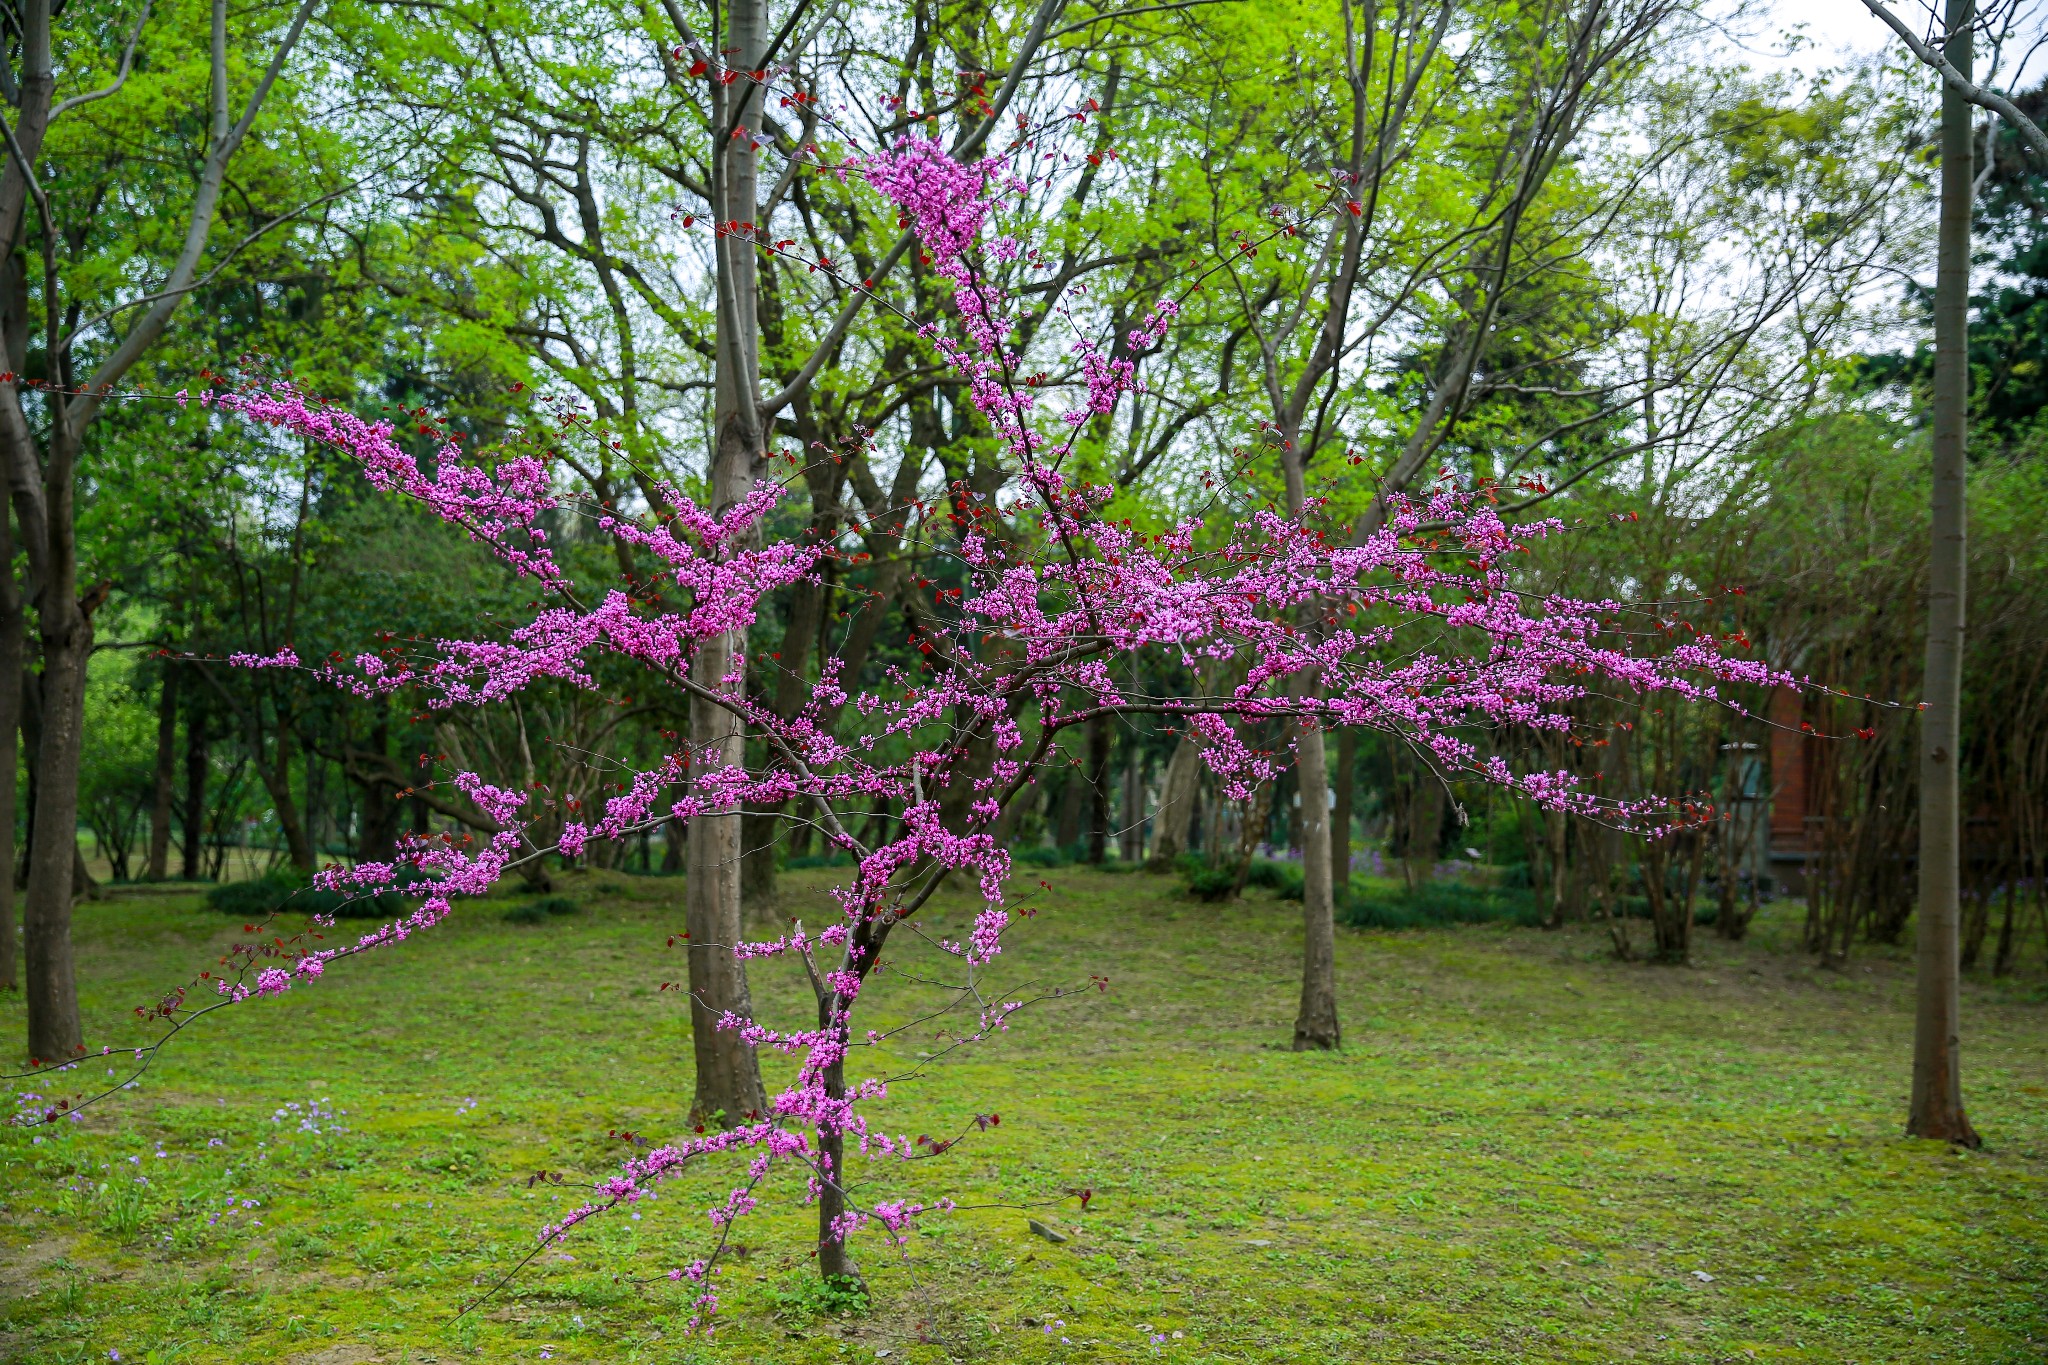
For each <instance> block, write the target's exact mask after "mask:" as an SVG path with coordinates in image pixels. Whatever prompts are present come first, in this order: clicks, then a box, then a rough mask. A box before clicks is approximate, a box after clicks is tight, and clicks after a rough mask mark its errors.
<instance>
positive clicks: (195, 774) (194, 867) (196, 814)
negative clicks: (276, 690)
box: [182, 706, 212, 882]
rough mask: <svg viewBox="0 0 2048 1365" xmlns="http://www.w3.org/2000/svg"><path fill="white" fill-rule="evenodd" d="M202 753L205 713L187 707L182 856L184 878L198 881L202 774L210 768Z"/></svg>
mask: <svg viewBox="0 0 2048 1365" xmlns="http://www.w3.org/2000/svg"><path fill="white" fill-rule="evenodd" d="M211 766H212V765H211V763H210V762H209V760H208V758H207V753H206V713H205V712H204V711H201V710H200V709H199V708H197V707H196V706H195V707H192V708H190V709H189V710H188V711H187V712H186V715H185V843H184V847H183V850H182V851H183V853H184V858H185V867H184V878H185V880H186V881H188V882H196V881H198V880H199V879H200V878H201V877H202V876H203V875H204V872H205V867H206V863H205V857H206V777H207V773H208V772H209V770H210V769H211Z"/></svg>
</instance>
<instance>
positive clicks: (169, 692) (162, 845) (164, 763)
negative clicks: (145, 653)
mask: <svg viewBox="0 0 2048 1365" xmlns="http://www.w3.org/2000/svg"><path fill="white" fill-rule="evenodd" d="M177 785H178V669H177V667H176V665H174V664H172V663H171V662H170V661H169V660H166V661H165V662H164V678H163V683H162V686H161V687H160V688H159V689H158V692H157V701H156V781H155V783H154V785H153V786H152V788H151V791H150V801H149V865H148V866H147V867H146V868H145V869H144V870H143V874H142V875H143V876H144V877H145V878H147V879H148V880H150V881H153V882H160V881H162V880H163V879H164V878H165V877H166V876H167V875H169V873H170V867H171V798H172V796H173V795H174V794H175V792H176V790H177Z"/></svg>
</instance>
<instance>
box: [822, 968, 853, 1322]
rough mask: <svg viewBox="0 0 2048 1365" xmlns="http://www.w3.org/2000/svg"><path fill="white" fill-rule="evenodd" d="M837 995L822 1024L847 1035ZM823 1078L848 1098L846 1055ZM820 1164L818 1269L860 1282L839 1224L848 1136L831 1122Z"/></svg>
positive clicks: (825, 1127)
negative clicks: (838, 1010) (838, 1007)
mask: <svg viewBox="0 0 2048 1365" xmlns="http://www.w3.org/2000/svg"><path fill="white" fill-rule="evenodd" d="M837 999H838V998H837V997H836V996H827V997H826V998H825V999H824V1000H823V1001H821V1002H820V1004H819V1006H818V1016H819V1019H818V1022H819V1025H820V1026H821V1027H824V1028H836V1029H837V1031H838V1032H839V1033H840V1035H841V1036H842V1038H843V1037H844V1036H845V1034H846V1020H845V1016H844V1015H843V1014H840V1013H838V1012H837V1009H836V1006H837ZM823 1079H824V1085H825V1093H826V1094H827V1095H828V1096H830V1097H831V1098H832V1099H833V1100H835V1101H837V1100H843V1099H845V1098H846V1062H845V1060H844V1059H843V1058H842V1059H841V1060H838V1061H835V1062H833V1063H832V1064H831V1065H830V1066H828V1067H826V1068H825V1075H824V1078H823ZM818 1165H819V1172H818V1176H819V1189H818V1273H819V1274H820V1275H821V1276H822V1277H823V1278H824V1280H825V1282H826V1283H827V1284H836V1285H858V1284H860V1283H861V1278H860V1269H859V1267H857V1266H856V1265H854V1262H853V1257H852V1256H851V1255H850V1254H849V1253H848V1251H847V1249H846V1238H845V1237H844V1236H843V1235H841V1233H840V1230H839V1229H838V1228H837V1227H836V1226H835V1225H836V1224H837V1222H838V1221H839V1219H840V1217H841V1216H842V1215H843V1214H844V1213H845V1212H846V1187H845V1184H844V1181H845V1179H846V1136H845V1134H844V1133H842V1132H841V1131H840V1130H839V1129H838V1128H837V1127H836V1126H834V1125H832V1124H829V1123H823V1124H820V1125H818Z"/></svg>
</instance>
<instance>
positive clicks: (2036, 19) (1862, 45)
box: [1746, 0, 2048, 90]
mask: <svg viewBox="0 0 2048 1365" xmlns="http://www.w3.org/2000/svg"><path fill="white" fill-rule="evenodd" d="M1889 3H1890V5H1891V9H1892V12H1893V13H1894V14H1897V15H1898V16H1899V17H1900V18H1901V19H1904V20H1905V21H1906V22H1907V23H1908V24H1911V25H1912V26H1913V27H1914V29H1915V30H1916V31H1921V32H1924V31H1925V30H1926V26H1927V22H1928V14H1929V3H1930V0H1889ZM1931 3H1932V4H1934V5H1935V6H1936V7H1939V5H1940V0H1931ZM2005 5H2010V6H2014V7H2016V9H2017V12H2018V14H2019V16H2020V21H2019V22H2018V23H2017V24H2016V25H2015V29H2016V32H2017V33H2018V34H2019V35H2020V36H2021V38H2022V41H2021V42H2018V43H2015V44H2013V45H2012V47H2011V48H2010V49H2009V50H2008V56H2007V61H2008V63H2010V62H2011V61H2012V60H2014V59H2016V58H2019V57H2021V56H2022V55H2023V54H2024V51H2025V39H2026V38H2027V37H2029V36H2031V37H2038V36H2039V35H2040V34H2041V33H2042V32H2043V29H2044V27H2048V23H2044V21H2048V4H2043V3H2042V2H2041V0H2005ZM2005 5H2002V6H2000V7H2001V8H2004V7H2005ZM1991 8H1992V0H1978V9H1979V11H1980V12H1981V11H1985V10H1990V9H1991ZM1751 22H1752V24H1753V26H1754V28H1755V30H1756V32H1757V39H1756V40H1755V41H1753V42H1751V43H1749V44H1747V45H1746V46H1747V47H1748V48H1749V49H1750V60H1751V62H1752V63H1753V64H1754V65H1755V66H1757V67H1758V68H1759V69H1764V68H1769V67H1774V66H1783V67H1791V68H1795V69H1801V70H1807V71H1816V70H1820V69H1821V68H1823V67H1831V66H1840V65H1842V64H1843V63H1845V62H1848V61H1851V60H1853V59H1855V58H1857V57H1864V56H1868V55H1870V54H1871V53H1873V52H1876V51H1877V50H1878V49H1879V48H1882V47H1884V46H1885V45H1886V44H1887V43H1888V42H1889V43H1896V42H1898V38H1897V36H1896V35H1894V34H1893V33H1892V31H1891V30H1890V29H1888V28H1886V27H1885V26H1884V24H1883V22H1882V21H1880V20H1879V19H1878V18H1877V17H1876V16H1875V15H1873V14H1872V13H1871V12H1870V11H1869V10H1868V9H1866V8H1864V5H1863V0H1761V3H1760V4H1759V5H1758V6H1757V9H1756V11H1755V17H1754V19H1753V20H1752V21H1751ZM1795 28H1796V29H1798V30H1799V31H1800V32H1801V34H1802V36H1803V38H1804V40H1805V43H1804V46H1803V49H1802V50H1799V51H1796V52H1793V53H1791V54H1789V55H1784V54H1783V52H1782V48H1781V49H1780V52H1779V53H1778V54H1773V53H1772V51H1771V49H1772V48H1773V47H1777V46H1779V44H1778V42H1777V36H1778V35H1779V34H1781V33H1784V32H1786V31H1787V30H1792V29H1795ZM1986 55H1987V54H1986V53H1985V52H1984V50H1983V45H1982V43H1981V42H1980V44H1979V48H1978V56H1977V62H1978V75H1979V78H1980V79H1981V78H1982V77H1983V75H1984V66H1983V64H1984V62H1985V60H1986ZM2044 65H2048V63H2044V61H2043V54H2037V55H2036V56H2035V59H2034V61H2033V62H2032V63H2030V65H2029V69H2028V70H2027V71H2026V72H2024V73H2023V75H2022V78H2021V79H2019V80H2015V79H2014V78H2013V75H2012V73H2011V72H2010V71H2005V72H2001V73H1999V77H1998V84H1999V85H2000V86H2001V87H2002V88H2004V89H2007V90H2011V89H2016V88H2019V87H2020V86H2022V85H2024V84H2029V83H2031V82H2033V81H2038V80H2039V79H2040V78H2041V76H2042V74H2043V71H2044Z"/></svg>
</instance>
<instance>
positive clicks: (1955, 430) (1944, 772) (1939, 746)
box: [1906, 0, 1980, 1147]
mask: <svg viewBox="0 0 2048 1365" xmlns="http://www.w3.org/2000/svg"><path fill="white" fill-rule="evenodd" d="M1974 13H1975V11H1974V4H1973V0H1948V16H1947V26H1948V32H1949V33H1950V34H1951V35H1952V36H1951V37H1950V38H1949V40H1948V44H1947V49H1946V50H1947V55H1948V59H1949V61H1950V63H1951V64H1953V65H1954V66H1955V68H1956V69H1957V70H1958V71H1960V72H1962V73H1963V74H1964V75H1965V76H1968V75H1970V74H1971V69H1972V66H1973V61H1972V51H1971V48H1972V44H1971V23H1972V20H1973V18H1974ZM1970 123H1971V114H1970V106H1969V104H1967V103H1966V102H1965V101H1964V100H1963V97H1962V96H1961V95H1959V94H1957V93H1956V92H1955V91H1953V90H1951V89H1949V88H1948V87H1947V86H1946V85H1944V86H1943V87H1942V92H1941V231H1940V257H1939V262H1938V265H1937V269H1936V272H1935V284H1934V412H1933V418H1934V440H1933V455H1934V500H1933V528H1932V532H1933V546H1932V553H1931V555H1930V557H1929V561H1928V583H1927V678H1926V682H1925V684H1924V686H1923V687H1922V688H1921V694H1920V695H1921V696H1922V697H1923V698H1924V702H1923V705H1925V706H1926V708H1927V709H1926V710H1925V711H1923V712H1922V713H1921V715H1920V926H1919V930H1920V932H1919V1008H1918V1011H1917V1013H1916V1016H1915V1019H1914V1028H1913V1099H1912V1109H1911V1112H1910V1113H1909V1114H1908V1116H1907V1119H1906V1132H1907V1133H1908V1134H1909V1135H1911V1136H1913V1137H1924V1138H1941V1139H1946V1140H1947V1141H1950V1142H1956V1143H1961V1144H1962V1145H1964V1146H1966V1147H1975V1146H1977V1145H1979V1142H1980V1139H1979V1138H1978V1136H1977V1133H1976V1130H1975V1129H1973V1128H1972V1127H1971V1126H1970V1120H1969V1118H1968V1117H1967V1116H1966V1115H1965V1114H1964V1112H1963V1082H1962V1043H1961V1033H1962V1024H1961V1018H1960V1002H1959V1001H1958V999H1957V996H1958V994H1959V982H1958V979H1957V978H1958V973H1957V967H1956V918H1957V910H1958V902H1959V901H1960V899H1961V893H1962V886H1961V868H1960V865H1959V862H1958V857H1959V853H1960V834H1961V830H1960V827H1959V820H1960V815H1959V812H1960V806H1961V801H1960V792H1959V790H1958V787H1959V775H1958V773H1957V771H1956V769H1957V764H1958V760H1959V759H1960V757H1961V753H1960V748H1961V746H1960V740H1961V731H1962V725H1961V711H1962V682H1963V679H1962V666H1963V627H1964V620H1965V616H1964V601H1963V588H1964V573H1965V569H1966V565H1965V561H1964V550H1965V543H1964V536H1965V534H1966V502H1965V493H1966V489H1965V473H1966V461H1965V451H1966V445H1967V439H1968V431H1967V425H1968V418H1969V402H1970V357H1969V344H1970V336H1969V323H1970V314H1969V307H1970V206H1971V204H1970V201H1971V197H1972V193H1973V186H1972V184H1971V178H1972V175H1973V167H1972V164H1971V161H1972V158H1971V143H1972V141H1973V138H1972V132H1971V126H1970Z"/></svg>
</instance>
